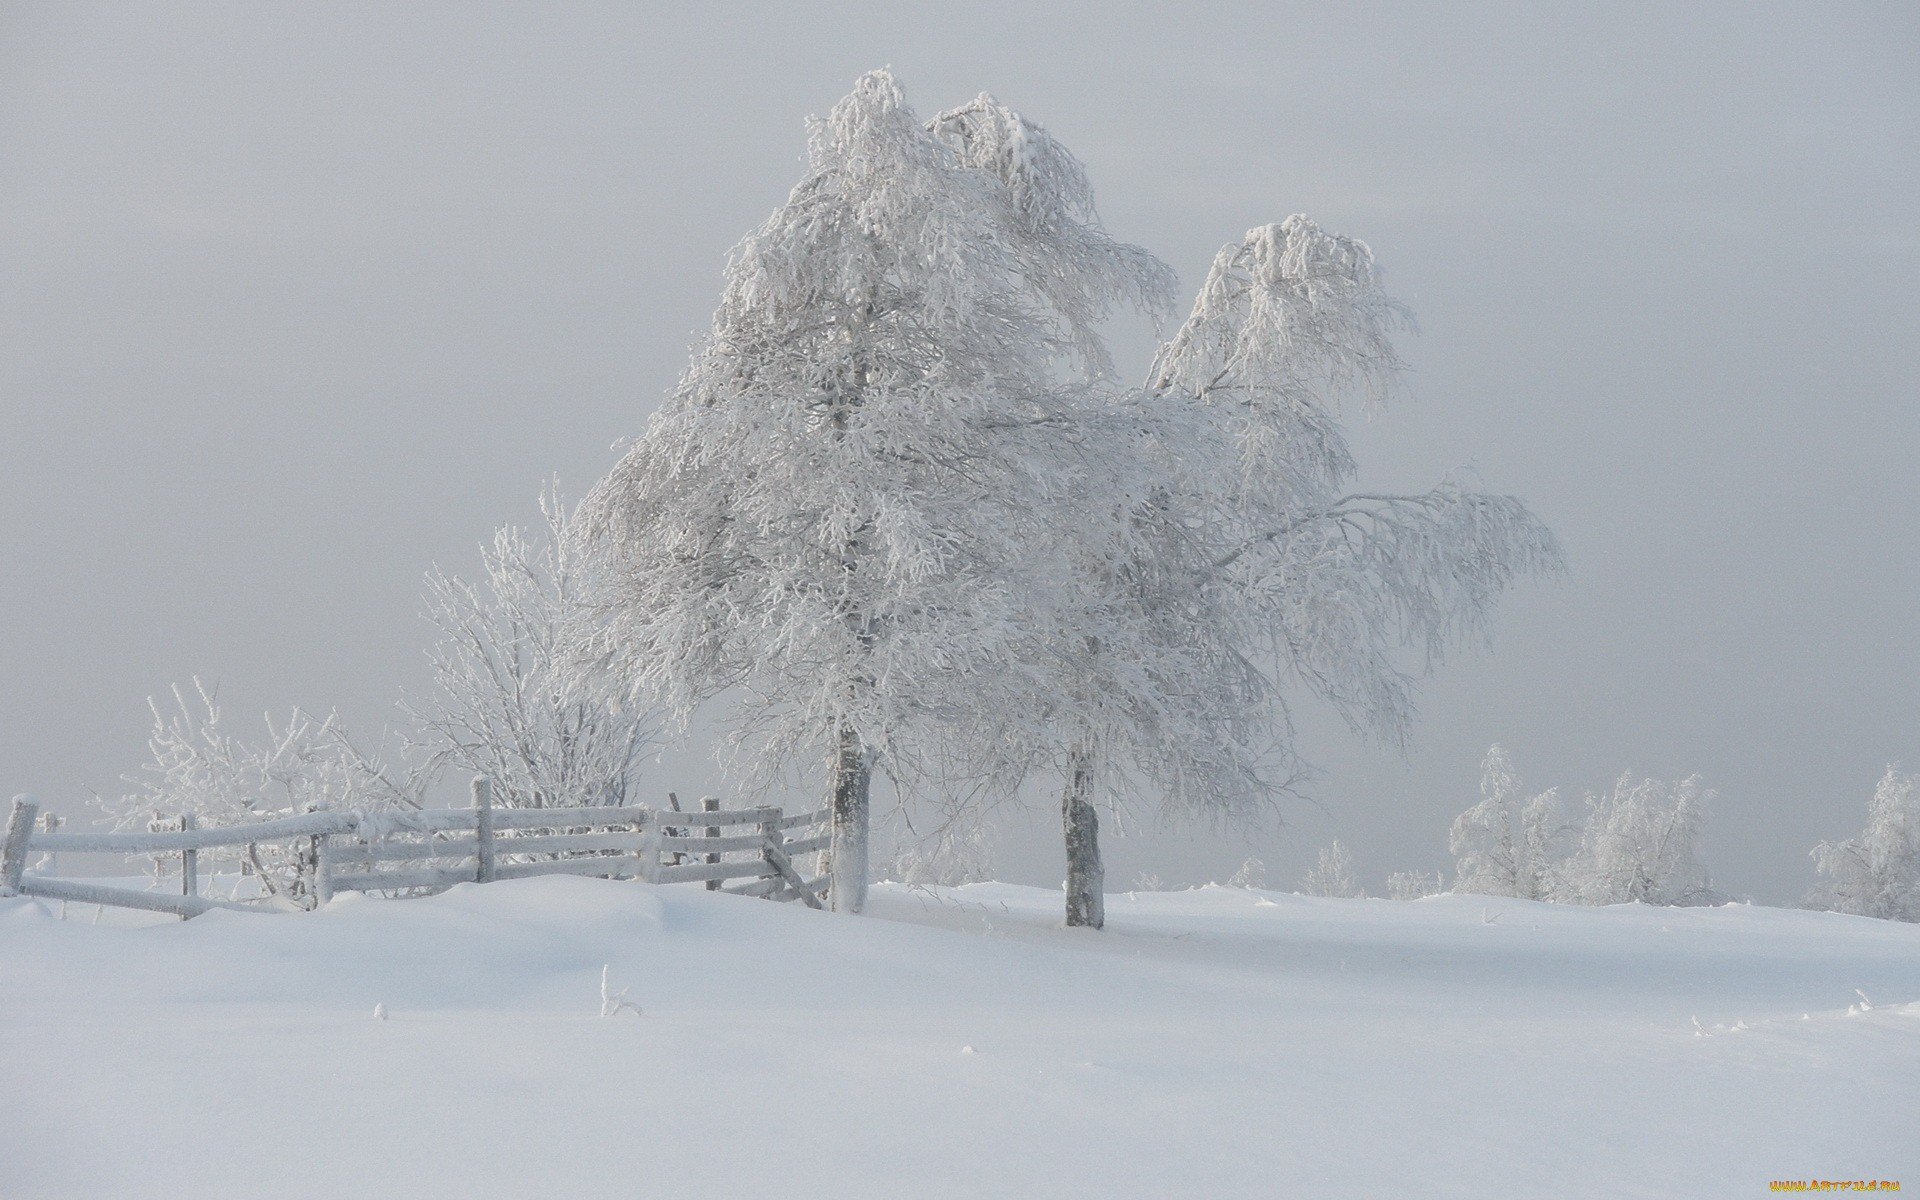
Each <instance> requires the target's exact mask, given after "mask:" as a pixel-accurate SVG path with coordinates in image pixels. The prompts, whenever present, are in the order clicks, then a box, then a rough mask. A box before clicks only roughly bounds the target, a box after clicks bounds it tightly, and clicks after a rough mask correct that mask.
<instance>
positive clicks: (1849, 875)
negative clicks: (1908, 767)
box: [1809, 767, 1920, 921]
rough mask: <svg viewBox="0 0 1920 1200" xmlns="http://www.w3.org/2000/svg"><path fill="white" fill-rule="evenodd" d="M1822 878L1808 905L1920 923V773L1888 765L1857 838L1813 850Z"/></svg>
mask: <svg viewBox="0 0 1920 1200" xmlns="http://www.w3.org/2000/svg"><path fill="white" fill-rule="evenodd" d="M1813 862H1814V867H1815V869H1816V870H1818V871H1819V873H1820V875H1821V877H1822V878H1821V882H1820V884H1819V886H1818V887H1816V888H1815V890H1814V892H1813V894H1812V896H1810V897H1809V902H1810V903H1812V904H1814V905H1815V906H1817V907H1820V908H1824V909H1827V910H1829V911H1832V912H1843V913H1852V914H1854V915H1855V916H1861V917H1881V918H1884V919H1886V920H1890V921H1920V775H1906V774H1902V773H1901V772H1900V771H1899V770H1898V769H1897V768H1894V767H1888V768H1887V772H1886V774H1885V775H1882V776H1881V777H1880V783H1879V785H1878V786H1877V787H1875V788H1874V790H1873V799H1872V801H1871V802H1870V803H1869V804H1868V805H1867V827H1866V828H1865V829H1864V830H1862V831H1861V833H1860V835H1859V836H1858V837H1851V838H1848V839H1846V840H1845V841H1841V842H1822V843H1820V844H1819V845H1818V846H1815V847H1814V849H1813Z"/></svg>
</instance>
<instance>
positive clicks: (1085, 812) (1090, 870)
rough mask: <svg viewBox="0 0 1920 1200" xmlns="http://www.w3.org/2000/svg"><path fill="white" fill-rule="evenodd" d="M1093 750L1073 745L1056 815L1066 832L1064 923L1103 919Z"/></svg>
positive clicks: (1089, 924)
mask: <svg viewBox="0 0 1920 1200" xmlns="http://www.w3.org/2000/svg"><path fill="white" fill-rule="evenodd" d="M1093 797H1094V774H1093V753H1092V752H1091V751H1089V750H1085V749H1077V750H1075V751H1073V754H1072V756H1071V758H1070V760H1069V763H1068V769H1067V790H1066V792H1065V793H1064V794H1063V795H1062V796H1061V799H1060V816H1061V819H1062V822H1063V824H1064V826H1065V829H1066V835H1067V925H1068V926H1069V927H1072V926H1083V927H1085V928H1089V929H1098V928H1100V927H1101V926H1102V925H1105V924H1106V923H1107V899H1106V894H1105V891H1104V887H1105V883H1106V871H1105V870H1104V869H1103V868H1102V867H1101V865H1100V816H1099V814H1098V813H1097V812H1095V811H1094V807H1093Z"/></svg>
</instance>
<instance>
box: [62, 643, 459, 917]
mask: <svg viewBox="0 0 1920 1200" xmlns="http://www.w3.org/2000/svg"><path fill="white" fill-rule="evenodd" d="M148 707H149V708H151V709H152V711H153V731H152V733H151V734H150V735H149V736H148V739H147V747H148V752H149V754H150V756H151V757H150V759H149V761H148V762H147V764H146V765H145V767H144V768H143V770H142V772H141V773H140V774H138V775H131V776H128V777H127V782H128V783H129V784H132V785H133V789H134V790H132V791H131V792H127V793H124V794H122V795H120V796H117V797H103V798H101V799H100V801H99V804H100V808H101V809H102V810H103V811H104V812H105V813H106V814H107V816H108V817H110V818H112V819H113V821H114V824H115V826H116V827H117V828H120V829H145V828H146V827H147V824H148V822H149V820H150V819H151V818H153V817H156V816H157V817H162V818H171V817H179V816H182V815H191V816H193V817H194V818H195V819H196V820H197V821H198V822H199V823H200V824H201V825H202V826H209V827H217V826H220V825H241V824H246V823H248V822H251V821H260V820H265V819H269V818H272V817H280V816H295V815H298V814H300V813H305V812H312V811H314V810H316V809H321V808H326V809H333V810H351V811H372V812H378V811H388V810H392V809H402V808H419V807H420V802H421V798H422V794H423V792H424V790H425V788H426V786H427V783H428V782H429V780H428V776H427V775H426V774H424V773H422V772H420V771H418V770H416V769H411V768H409V767H406V766H404V765H402V766H399V767H395V766H391V765H389V764H388V763H387V762H386V761H384V760H383V759H382V758H380V757H378V756H375V755H370V754H367V753H365V752H363V751H361V750H360V749H359V748H358V747H357V746H356V745H355V743H354V742H353V740H352V739H351V738H349V737H348V736H347V735H346V733H345V732H344V731H343V730H342V729H341V728H340V723H339V720H338V718H337V717H336V716H334V715H333V714H328V715H327V716H325V717H315V716H313V715H311V714H308V713H305V712H302V711H300V710H299V709H295V710H294V711H293V712H292V713H291V714H290V715H289V716H288V717H287V719H286V720H285V721H282V722H275V721H274V719H273V718H272V717H271V716H268V717H267V718H266V737H265V738H264V739H262V740H257V741H249V740H246V739H244V738H242V737H239V736H236V735H234V734H232V733H230V732H229V731H228V728H227V726H226V724H225V721H224V716H223V712H222V709H221V707H220V704H219V701H218V699H217V698H216V696H215V694H214V692H213V690H211V689H209V688H207V687H205V686H204V685H202V684H201V682H200V681H199V680H198V679H195V680H194V681H193V689H192V694H191V695H189V694H188V692H187V690H186V689H183V688H181V687H179V686H175V687H174V689H173V706H172V707H171V708H164V707H162V706H161V704H160V703H159V701H158V700H150V701H148ZM200 856H201V862H202V863H203V864H207V865H212V864H217V863H220V862H223V861H224V862H231V863H234V864H236V865H237V864H238V863H240V862H242V861H245V862H247V863H248V864H249V865H250V866H251V867H252V868H253V869H254V871H255V872H256V873H257V874H258V875H259V877H260V880H261V883H262V884H263V886H265V887H266V889H267V891H268V892H269V893H270V894H272V895H274V896H276V897H279V898H281V899H284V900H288V901H291V902H294V903H298V904H305V903H309V902H310V901H311V897H310V896H309V895H308V894H307V892H306V879H305V876H304V874H303V873H302V871H301V870H300V867H299V864H298V862H297V861H296V856H295V852H294V851H293V850H292V849H291V848H290V847H289V846H286V845H282V844H275V843H263V844H261V845H259V846H221V847H213V848H210V849H206V850H202V851H200Z"/></svg>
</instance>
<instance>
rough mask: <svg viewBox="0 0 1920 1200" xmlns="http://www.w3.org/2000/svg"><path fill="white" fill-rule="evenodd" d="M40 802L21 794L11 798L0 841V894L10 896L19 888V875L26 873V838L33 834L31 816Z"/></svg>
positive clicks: (37, 811)
mask: <svg viewBox="0 0 1920 1200" xmlns="http://www.w3.org/2000/svg"><path fill="white" fill-rule="evenodd" d="M39 812H40V802H39V801H37V800H35V799H34V798H33V797H32V796H28V795H26V794H24V793H23V794H21V795H18V796H15V797H14V798H13V812H12V813H11V814H10V815H9V816H8V817H7V840H6V841H5V842H0V896H12V895H14V894H16V893H18V892H19V890H20V877H21V876H22V875H25V874H26V873H27V839H28V838H30V837H32V836H33V818H34V817H35V816H36V815H38V814H39Z"/></svg>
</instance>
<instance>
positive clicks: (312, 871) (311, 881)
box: [294, 800, 326, 910]
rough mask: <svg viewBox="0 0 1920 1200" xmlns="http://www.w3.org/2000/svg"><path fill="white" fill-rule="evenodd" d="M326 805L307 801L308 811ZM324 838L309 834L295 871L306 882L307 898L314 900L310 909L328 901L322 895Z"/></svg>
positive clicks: (312, 811)
mask: <svg viewBox="0 0 1920 1200" xmlns="http://www.w3.org/2000/svg"><path fill="white" fill-rule="evenodd" d="M325 807H326V806H325V805H323V804H321V802H320V801H318V800H311V801H308V803H307V811H308V812H309V813H317V812H320V811H322V810H323V809H324V808H325ZM324 840H325V839H324V838H323V837H322V836H321V835H320V834H317V833H315V834H309V835H308V836H307V838H306V841H305V844H304V845H303V846H302V848H301V850H300V855H299V860H298V863H297V864H296V866H295V868H294V871H295V873H296V874H297V875H298V876H299V877H300V879H301V880H302V881H303V882H304V883H305V884H306V888H307V898H308V899H309V900H311V901H312V903H310V904H308V905H307V908H308V909H309V910H312V909H316V908H319V907H320V906H321V905H322V904H325V903H326V901H325V900H324V899H322V898H321V895H320V845H321V843H322V842H323V841H324ZM295 844H296V845H301V843H297V842H296V843H295Z"/></svg>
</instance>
